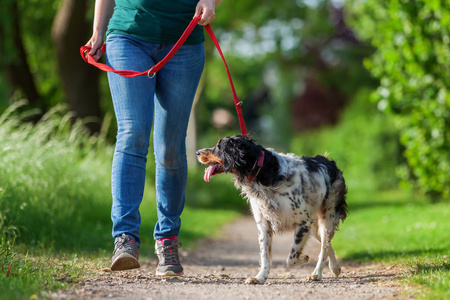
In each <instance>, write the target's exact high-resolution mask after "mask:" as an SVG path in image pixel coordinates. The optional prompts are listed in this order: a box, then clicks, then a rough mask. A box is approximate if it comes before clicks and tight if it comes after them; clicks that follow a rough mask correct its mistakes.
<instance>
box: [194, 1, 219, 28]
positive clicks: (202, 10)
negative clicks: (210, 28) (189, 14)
mask: <svg viewBox="0 0 450 300" xmlns="http://www.w3.org/2000/svg"><path fill="white" fill-rule="evenodd" d="M220 2H222V0H200V1H198V3H197V7H196V8H195V15H194V18H196V17H198V16H200V15H201V16H202V18H201V19H200V21H199V22H198V24H200V25H202V26H206V25H208V24H209V23H211V22H212V21H214V19H215V18H216V12H215V10H216V6H217V5H219V3H220Z"/></svg>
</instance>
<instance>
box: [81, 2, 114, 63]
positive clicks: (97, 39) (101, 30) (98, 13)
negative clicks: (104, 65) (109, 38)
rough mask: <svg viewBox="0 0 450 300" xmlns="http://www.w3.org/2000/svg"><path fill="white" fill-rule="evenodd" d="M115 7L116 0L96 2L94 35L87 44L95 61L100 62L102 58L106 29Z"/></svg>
mask: <svg viewBox="0 0 450 300" xmlns="http://www.w3.org/2000/svg"><path fill="white" fill-rule="evenodd" d="M114 6H115V2H114V0H96V1H95V14H94V26H93V33H92V37H91V39H90V40H89V41H88V42H87V43H86V46H89V47H91V50H90V51H89V54H90V55H92V57H93V58H94V59H95V60H98V59H99V58H100V56H102V51H101V50H100V48H101V47H102V45H103V42H104V37H105V33H106V29H107V28H108V23H109V20H110V19H111V17H112V15H113V12H114Z"/></svg>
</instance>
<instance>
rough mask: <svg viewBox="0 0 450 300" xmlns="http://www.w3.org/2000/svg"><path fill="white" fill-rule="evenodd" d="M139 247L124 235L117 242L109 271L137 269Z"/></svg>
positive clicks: (138, 265)
mask: <svg viewBox="0 0 450 300" xmlns="http://www.w3.org/2000/svg"><path fill="white" fill-rule="evenodd" d="M140 266H141V265H140V264H139V247H138V245H137V244H136V241H135V240H133V239H132V238H131V237H130V236H128V235H126V234H125V233H123V234H122V236H121V237H119V239H118V240H117V242H116V244H115V247H114V252H113V257H112V263H111V271H122V270H130V269H135V268H139V267H140Z"/></svg>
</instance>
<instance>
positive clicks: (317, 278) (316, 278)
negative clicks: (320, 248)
mask: <svg viewBox="0 0 450 300" xmlns="http://www.w3.org/2000/svg"><path fill="white" fill-rule="evenodd" d="M307 279H308V281H321V280H322V275H318V274H312V275H310V276H308V278H307Z"/></svg>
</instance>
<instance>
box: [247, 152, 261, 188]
mask: <svg viewBox="0 0 450 300" xmlns="http://www.w3.org/2000/svg"><path fill="white" fill-rule="evenodd" d="M263 165H264V150H261V155H260V156H259V158H258V160H257V161H255V164H254V165H253V168H252V170H251V171H250V172H253V170H254V169H255V167H256V166H258V171H256V174H255V175H250V176H248V181H253V180H254V179H255V178H256V176H258V174H259V171H261V168H262V167H263Z"/></svg>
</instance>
